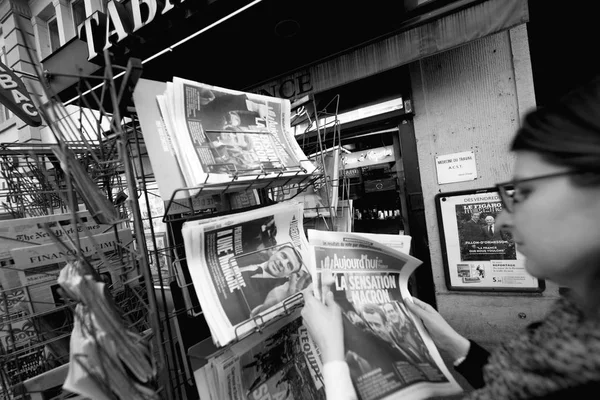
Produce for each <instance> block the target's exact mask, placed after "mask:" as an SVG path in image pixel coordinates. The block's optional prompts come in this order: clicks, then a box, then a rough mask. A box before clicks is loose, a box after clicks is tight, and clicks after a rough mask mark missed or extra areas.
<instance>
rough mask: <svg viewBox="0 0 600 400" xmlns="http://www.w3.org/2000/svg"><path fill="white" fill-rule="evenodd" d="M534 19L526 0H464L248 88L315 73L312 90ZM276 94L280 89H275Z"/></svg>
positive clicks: (263, 87)
mask: <svg viewBox="0 0 600 400" xmlns="http://www.w3.org/2000/svg"><path fill="white" fill-rule="evenodd" d="M528 20H529V10H528V6H527V1H524V0H488V1H473V0H470V1H469V0H462V1H455V2H451V3H449V4H447V5H446V6H445V7H442V8H438V9H436V10H435V11H433V12H431V13H428V14H426V15H421V16H419V17H417V18H415V19H413V20H409V21H406V22H405V23H403V24H402V26H401V27H400V31H399V32H397V33H395V34H393V35H392V36H389V37H387V38H384V39H381V40H378V41H374V42H372V43H370V44H366V45H364V46H362V47H360V48H356V49H354V50H352V51H349V52H347V53H344V54H341V55H339V56H337V57H335V58H331V59H328V60H325V61H323V62H321V63H318V64H313V65H310V66H308V67H304V68H301V69H298V70H296V71H294V72H292V73H289V74H286V75H285V76H280V77H277V78H275V79H273V80H270V81H268V82H263V83H262V84H258V85H254V86H251V87H248V88H245V89H244V90H247V91H253V92H254V91H259V90H263V91H265V92H269V91H273V88H277V87H281V86H282V85H286V84H287V85H288V86H289V82H290V80H298V79H300V77H303V76H306V74H309V75H310V82H311V86H312V92H313V93H319V92H322V91H325V90H328V89H332V88H335V87H337V86H341V85H343V84H346V83H349V82H352V81H355V80H359V79H364V78H366V77H368V76H372V75H375V74H379V73H381V72H384V71H387V70H390V69H392V68H396V67H399V66H402V65H405V64H408V63H411V62H413V61H417V60H419V59H421V58H424V57H428V56H431V55H434V54H437V53H440V52H443V51H446V50H449V49H452V48H454V47H457V46H460V45H463V44H465V43H468V42H471V41H473V40H477V39H480V38H483V37H486V36H488V35H492V34H495V33H498V32H501V31H503V30H506V29H510V28H512V27H515V26H518V25H521V24H523V23H526V22H527V21H528ZM273 94H274V95H277V94H275V93H273Z"/></svg>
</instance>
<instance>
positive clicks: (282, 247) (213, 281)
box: [182, 202, 312, 346]
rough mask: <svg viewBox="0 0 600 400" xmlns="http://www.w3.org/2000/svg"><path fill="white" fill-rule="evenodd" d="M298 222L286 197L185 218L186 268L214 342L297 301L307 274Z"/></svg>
mask: <svg viewBox="0 0 600 400" xmlns="http://www.w3.org/2000/svg"><path fill="white" fill-rule="evenodd" d="M302 221H303V206H302V204H301V203H291V202H290V203H281V204H275V205H272V206H266V207H261V208H258V209H254V210H251V211H245V212H240V213H236V214H231V215H225V216H220V217H215V218H208V219H204V220H199V221H187V222H185V223H184V225H183V228H182V235H183V241H184V247H185V255H186V261H187V268H188V270H189V273H190V275H191V278H192V281H193V283H194V289H195V292H196V294H197V297H198V299H199V302H200V305H201V307H202V311H203V312H204V316H205V318H206V322H207V323H208V325H209V327H210V329H211V333H212V337H213V341H214V342H215V344H216V345H218V346H224V345H226V344H228V343H230V342H232V341H234V340H239V339H240V338H242V337H244V336H246V334H248V333H249V332H252V331H253V330H254V329H255V328H256V327H257V326H259V325H263V324H264V323H266V322H267V321H269V320H270V319H272V318H274V317H275V316H277V315H280V314H281V313H282V312H284V310H285V309H290V308H293V306H294V304H300V303H301V301H302V295H301V294H300V293H299V292H300V291H301V290H303V289H306V288H307V287H309V285H310V283H311V279H312V271H311V270H310V268H309V265H308V264H307V263H306V261H305V260H309V259H310V253H309V247H308V242H307V240H306V236H305V235H304V229H303V226H302Z"/></svg>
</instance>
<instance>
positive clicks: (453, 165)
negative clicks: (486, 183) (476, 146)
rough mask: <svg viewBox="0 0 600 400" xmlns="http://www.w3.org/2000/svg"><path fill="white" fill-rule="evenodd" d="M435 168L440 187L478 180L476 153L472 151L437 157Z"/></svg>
mask: <svg viewBox="0 0 600 400" xmlns="http://www.w3.org/2000/svg"><path fill="white" fill-rule="evenodd" d="M435 168H436V170H437V178H438V184H439V185H443V184H444V183H453V182H463V181H472V180H474V179H477V165H476V163H475V153H473V152H472V151H464V152H462V153H453V154H446V155H443V156H436V157H435Z"/></svg>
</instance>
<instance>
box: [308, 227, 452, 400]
mask: <svg viewBox="0 0 600 400" xmlns="http://www.w3.org/2000/svg"><path fill="white" fill-rule="evenodd" d="M372 238H373V237H372V236H364V235H362V234H355V233H346V232H323V231H317V230H308V239H309V243H310V244H311V248H312V250H313V251H312V255H313V262H312V264H313V265H314V274H315V275H314V276H313V282H314V284H313V288H314V290H315V296H316V297H320V298H323V296H324V295H325V293H326V292H327V291H332V292H333V294H334V299H335V300H336V302H337V303H338V304H339V305H340V307H341V308H342V311H343V324H344V344H345V349H346V361H347V363H348V366H349V368H350V374H351V379H352V382H353V384H354V387H355V390H356V393H357V395H358V397H359V398H360V399H361V400H379V399H395V398H402V399H423V398H427V397H431V396H447V395H453V394H458V393H460V392H461V391H462V389H461V388H460V386H459V385H458V383H457V382H456V381H455V380H454V378H453V376H452V374H451V373H450V372H449V371H448V369H447V368H446V366H445V363H444V361H443V360H442V358H441V356H440V354H439V352H438V351H437V348H436V346H435V344H434V343H433V341H432V340H431V338H430V337H429V334H428V333H427V331H426V330H425V328H424V327H423V325H422V323H421V321H420V320H419V319H418V318H415V317H414V316H413V315H412V314H411V313H410V312H409V311H408V309H407V308H406V305H405V304H404V300H403V299H404V298H406V297H408V296H410V293H409V292H408V285H407V282H408V278H409V277H410V275H411V274H412V273H413V272H414V270H415V269H416V268H417V267H418V266H419V265H420V264H421V261H419V260H418V259H416V258H414V257H412V256H410V255H408V254H406V253H403V252H401V251H398V250H395V249H393V248H391V247H389V246H386V245H382V244H381V243H379V242H377V241H375V240H373V239H372Z"/></svg>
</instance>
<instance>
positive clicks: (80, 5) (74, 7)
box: [71, 0, 85, 32]
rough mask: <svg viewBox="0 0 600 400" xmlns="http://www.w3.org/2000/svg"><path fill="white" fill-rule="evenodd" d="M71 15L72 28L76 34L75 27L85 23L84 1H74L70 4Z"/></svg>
mask: <svg viewBox="0 0 600 400" xmlns="http://www.w3.org/2000/svg"><path fill="white" fill-rule="evenodd" d="M71 15H72V16H73V27H74V28H75V32H77V27H78V26H79V24H82V23H83V21H85V2H84V0H74V1H72V2H71Z"/></svg>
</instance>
